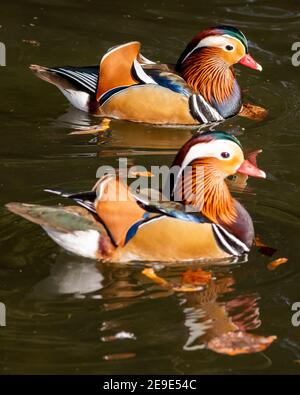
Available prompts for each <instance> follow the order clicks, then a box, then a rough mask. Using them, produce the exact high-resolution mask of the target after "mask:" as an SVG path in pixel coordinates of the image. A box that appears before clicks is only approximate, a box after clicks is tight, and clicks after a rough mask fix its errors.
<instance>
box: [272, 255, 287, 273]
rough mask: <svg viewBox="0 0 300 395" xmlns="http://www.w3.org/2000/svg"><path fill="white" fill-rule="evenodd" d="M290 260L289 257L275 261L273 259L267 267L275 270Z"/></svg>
mask: <svg viewBox="0 0 300 395" xmlns="http://www.w3.org/2000/svg"><path fill="white" fill-rule="evenodd" d="M287 261H288V259H287V258H278V259H275V261H272V262H270V263H268V265H267V268H268V269H269V270H275V269H276V268H277V267H278V266H280V265H283V264H284V263H286V262H287Z"/></svg>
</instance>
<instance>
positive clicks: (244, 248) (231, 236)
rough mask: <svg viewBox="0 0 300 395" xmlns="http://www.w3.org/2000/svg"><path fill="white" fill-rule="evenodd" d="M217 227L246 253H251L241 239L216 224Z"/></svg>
mask: <svg viewBox="0 0 300 395" xmlns="http://www.w3.org/2000/svg"><path fill="white" fill-rule="evenodd" d="M215 226H217V227H219V228H220V229H221V230H222V232H224V233H225V234H226V236H227V237H228V238H229V239H231V240H232V241H233V242H234V243H236V244H237V245H239V246H240V247H242V248H243V250H244V251H245V252H249V251H250V249H249V248H248V247H247V246H246V244H245V243H243V242H242V241H241V240H240V239H238V238H237V237H235V236H234V235H233V234H232V233H229V232H228V231H227V230H226V229H224V228H223V227H222V226H221V225H218V224H216V225H215Z"/></svg>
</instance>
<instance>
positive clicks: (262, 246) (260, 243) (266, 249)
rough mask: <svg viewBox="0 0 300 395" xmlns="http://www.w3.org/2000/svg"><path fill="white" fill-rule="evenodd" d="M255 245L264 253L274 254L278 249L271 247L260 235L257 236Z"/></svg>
mask: <svg viewBox="0 0 300 395" xmlns="http://www.w3.org/2000/svg"><path fill="white" fill-rule="evenodd" d="M254 244H255V246H256V247H258V251H260V252H261V253H262V254H263V255H267V256H272V255H274V254H275V252H276V251H277V250H276V248H273V247H270V246H268V245H267V244H265V243H264V242H263V241H262V240H261V238H260V236H259V235H257V236H256V237H255V242H254Z"/></svg>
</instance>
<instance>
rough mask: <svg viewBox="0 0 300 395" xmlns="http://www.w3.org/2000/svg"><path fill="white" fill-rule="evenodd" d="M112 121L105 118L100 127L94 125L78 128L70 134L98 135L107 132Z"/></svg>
mask: <svg viewBox="0 0 300 395" xmlns="http://www.w3.org/2000/svg"><path fill="white" fill-rule="evenodd" d="M110 123H111V120H110V119H109V118H103V120H102V121H101V123H100V124H99V125H92V126H87V127H78V128H76V130H75V131H74V132H71V133H69V134H76V135H86V134H97V133H101V132H105V131H106V130H108V129H109V126H110Z"/></svg>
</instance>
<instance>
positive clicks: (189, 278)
mask: <svg viewBox="0 0 300 395" xmlns="http://www.w3.org/2000/svg"><path fill="white" fill-rule="evenodd" d="M211 279H212V274H211V273H210V272H206V271H205V270H202V269H197V270H195V271H193V270H191V269H189V270H187V271H186V272H184V273H182V282H183V283H184V284H201V285H205V284H208V283H209V282H210V281H211Z"/></svg>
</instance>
